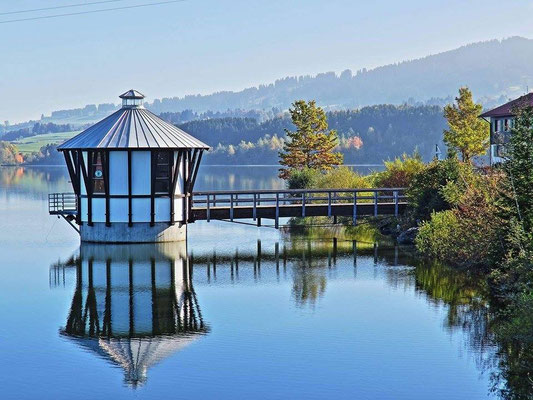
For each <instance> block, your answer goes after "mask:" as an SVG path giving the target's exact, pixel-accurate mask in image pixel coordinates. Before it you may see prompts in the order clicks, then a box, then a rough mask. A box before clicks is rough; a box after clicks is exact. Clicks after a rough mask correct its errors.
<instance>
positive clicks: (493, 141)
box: [490, 116, 514, 165]
mask: <svg viewBox="0 0 533 400" xmlns="http://www.w3.org/2000/svg"><path fill="white" fill-rule="evenodd" d="M513 124H514V117H512V116H507V117H497V118H495V117H491V118H490V162H491V165H494V164H497V163H501V162H503V161H504V160H505V158H504V157H503V154H504V151H505V143H507V141H508V140H509V135H510V132H511V128H512V127H513Z"/></svg>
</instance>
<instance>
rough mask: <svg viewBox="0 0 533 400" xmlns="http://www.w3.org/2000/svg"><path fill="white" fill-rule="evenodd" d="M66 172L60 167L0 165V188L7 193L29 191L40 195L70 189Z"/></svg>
mask: <svg viewBox="0 0 533 400" xmlns="http://www.w3.org/2000/svg"><path fill="white" fill-rule="evenodd" d="M68 180H69V178H68V172H67V169H66V168H62V167H37V168H36V167H2V168H0V188H7V189H8V191H7V194H12V193H14V192H15V193H31V194H34V195H39V196H40V197H43V196H47V195H48V193H50V192H52V191H56V192H57V191H70V190H72V187H71V186H70V184H69V183H68Z"/></svg>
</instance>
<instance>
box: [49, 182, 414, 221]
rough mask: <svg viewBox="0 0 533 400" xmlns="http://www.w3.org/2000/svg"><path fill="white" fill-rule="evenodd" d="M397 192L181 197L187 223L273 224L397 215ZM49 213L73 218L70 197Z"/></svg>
mask: <svg viewBox="0 0 533 400" xmlns="http://www.w3.org/2000/svg"><path fill="white" fill-rule="evenodd" d="M404 191H405V189H403V188H376V189H292V190H248V191H247V190H233V191H209V192H193V193H192V194H191V195H190V196H187V200H188V201H187V204H188V207H187V215H188V217H187V222H194V221H202V220H204V221H207V222H209V221H211V220H224V221H230V222H234V221H235V220H243V219H248V220H250V219H251V220H253V221H255V222H256V224H257V226H261V224H262V220H263V219H270V220H273V221H274V226H275V227H276V228H278V227H279V220H280V218H290V217H319V216H322V217H332V218H333V219H334V221H336V220H337V217H350V218H351V219H352V222H353V224H354V225H355V224H357V220H358V218H360V217H363V216H387V215H390V216H398V215H399V214H402V213H403V212H404V211H405V208H406V206H407V200H406V196H405V194H404ZM48 204H49V212H50V214H56V215H61V216H64V217H66V219H70V220H71V219H73V217H74V216H75V214H76V212H77V198H76V195H75V194H74V193H52V194H50V195H49V202H48Z"/></svg>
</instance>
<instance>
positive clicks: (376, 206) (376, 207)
mask: <svg viewBox="0 0 533 400" xmlns="http://www.w3.org/2000/svg"><path fill="white" fill-rule="evenodd" d="M377 216H378V191H377V190H376V191H375V192H374V217H377Z"/></svg>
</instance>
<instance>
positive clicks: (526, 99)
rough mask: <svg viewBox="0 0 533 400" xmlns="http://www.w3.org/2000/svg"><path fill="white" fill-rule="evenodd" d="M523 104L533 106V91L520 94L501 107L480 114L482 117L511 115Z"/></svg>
mask: <svg viewBox="0 0 533 400" xmlns="http://www.w3.org/2000/svg"><path fill="white" fill-rule="evenodd" d="M523 106H533V93H528V94H525V95H523V96H520V97H519V98H518V99H514V100H511V101H510V102H508V103H505V104H503V105H501V106H499V107H496V108H493V109H492V110H489V111H486V112H484V113H483V114H481V115H480V117H482V118H487V117H511V116H513V115H514V111H515V110H516V109H518V108H520V107H523Z"/></svg>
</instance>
